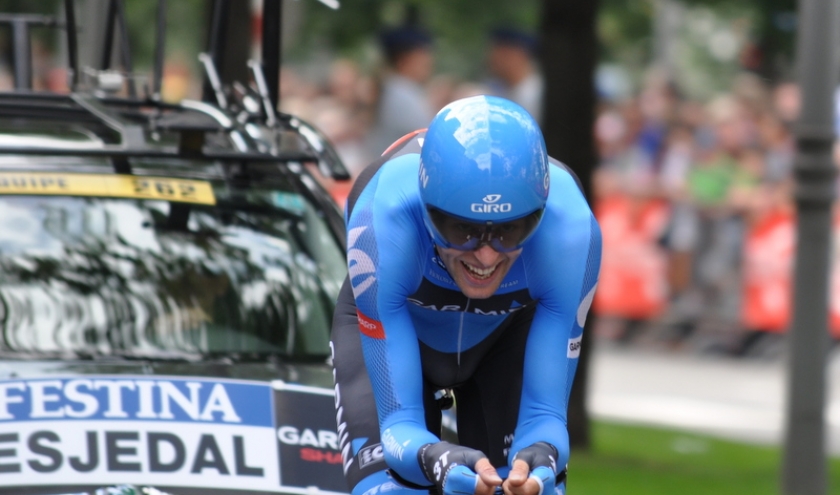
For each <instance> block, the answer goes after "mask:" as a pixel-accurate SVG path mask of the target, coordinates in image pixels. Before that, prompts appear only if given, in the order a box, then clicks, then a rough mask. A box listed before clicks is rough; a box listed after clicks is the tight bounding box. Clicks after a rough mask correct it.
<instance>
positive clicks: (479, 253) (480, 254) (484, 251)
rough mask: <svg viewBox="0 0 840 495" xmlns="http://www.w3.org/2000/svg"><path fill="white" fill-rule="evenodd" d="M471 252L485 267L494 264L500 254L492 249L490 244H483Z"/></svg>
mask: <svg viewBox="0 0 840 495" xmlns="http://www.w3.org/2000/svg"><path fill="white" fill-rule="evenodd" d="M473 254H474V255H475V257H476V259H478V261H479V263H481V264H482V265H483V266H484V267H485V268H487V267H491V266H493V265H495V264H496V263H497V262H498V261H499V256H501V253H499V252H498V251H496V250H495V249H493V247H492V246H491V245H490V244H484V245H483V246H481V247H480V248H478V249H476V250H475V251H473Z"/></svg>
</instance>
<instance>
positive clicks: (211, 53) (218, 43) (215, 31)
mask: <svg viewBox="0 0 840 495" xmlns="http://www.w3.org/2000/svg"><path fill="white" fill-rule="evenodd" d="M229 12H230V3H229V1H228V0H213V11H212V14H211V17H210V31H209V32H208V33H207V49H206V52H205V53H202V54H199V56H198V60H199V62H201V64H202V65H203V66H204V75H205V77H204V84H203V86H202V94H201V101H204V102H208V103H209V102H212V101H213V99H214V97H215V100H216V103H217V104H218V105H219V106H220V107H222V108H225V107H227V98H226V97H225V94H224V91H223V89H222V82H221V78H220V77H219V73H218V70H217V67H221V66H222V56H223V54H224V46H225V43H226V41H227V22H226V21H227V19H228V15H229Z"/></svg>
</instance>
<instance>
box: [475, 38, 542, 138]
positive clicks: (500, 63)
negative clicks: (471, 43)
mask: <svg viewBox="0 0 840 495" xmlns="http://www.w3.org/2000/svg"><path fill="white" fill-rule="evenodd" d="M537 49H538V47H537V39H536V37H535V36H533V35H531V34H529V33H527V32H525V31H522V30H519V29H514V28H507V27H504V28H496V29H494V30H493V31H491V32H490V48H489V52H488V56H487V69H488V71H489V72H490V76H491V77H492V78H493V79H494V80H493V81H492V82H491V83H490V86H491V87H492V88H493V89H494V93H495V94H496V95H497V96H501V97H504V98H508V99H510V100H513V101H515V102H516V103H519V105H521V106H522V107H523V108H525V110H527V111H528V113H530V114H531V115H532V116H533V117H534V119H535V120H536V121H537V122H540V121H541V116H542V97H543V78H542V74H541V73H540V71H539V69H538V67H537V63H536V55H537Z"/></svg>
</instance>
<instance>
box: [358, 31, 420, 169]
mask: <svg viewBox="0 0 840 495" xmlns="http://www.w3.org/2000/svg"><path fill="white" fill-rule="evenodd" d="M380 44H381V48H382V52H383V55H384V59H385V63H386V67H385V70H384V73H383V74H382V77H381V78H380V83H379V98H378V102H377V106H376V111H375V114H374V119H373V123H372V126H371V130H370V132H369V134H368V140H367V141H368V146H367V148H368V150H369V154H370V155H371V156H370V158H371V160H373V159H375V158H376V157H378V156H380V155H381V154H382V153H383V152H384V151H385V150H386V149H387V148H388V147H389V146H391V144H393V143H394V142H395V141H397V140H399V139H400V138H401V137H403V136H405V135H406V134H409V133H411V132H412V131H416V130H418V129H423V128H425V127H426V126H427V125H428V124H429V121H431V119H432V117H433V116H434V114H435V109H434V108H433V107H432V104H431V102H430V100H429V97H428V94H427V92H426V87H425V84H426V82H427V81H428V80H429V78H430V77H431V76H432V73H433V71H434V53H433V51H432V38H431V36H430V35H429V33H427V32H426V31H425V30H423V29H420V28H418V27H413V26H404V27H399V28H393V29H390V30H387V31H385V32H383V33H382V34H381V35H380Z"/></svg>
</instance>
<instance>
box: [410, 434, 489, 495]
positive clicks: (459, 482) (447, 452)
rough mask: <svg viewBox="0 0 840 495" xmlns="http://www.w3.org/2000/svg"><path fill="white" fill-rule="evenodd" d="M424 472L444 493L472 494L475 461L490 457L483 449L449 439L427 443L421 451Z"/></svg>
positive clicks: (419, 453) (419, 454) (474, 482)
mask: <svg viewBox="0 0 840 495" xmlns="http://www.w3.org/2000/svg"><path fill="white" fill-rule="evenodd" d="M417 457H418V460H419V461H420V466H422V468H423V473H424V474H425V475H426V478H428V479H429V481H431V482H432V483H434V484H435V486H436V487H437V488H438V492H439V493H442V494H444V495H455V494H457V495H464V494H469V495H472V494H473V493H475V485H476V482H477V477H478V476H477V475H476V474H475V463H476V462H478V461H480V460H481V459H483V458H484V457H487V456H486V455H484V454H483V453H482V452H481V451H479V450H475V449H470V448H468V447H461V446H460V445H455V444H451V443H449V442H437V443H427V444H426V445H424V446H422V447H420V451H419V452H418V453H417Z"/></svg>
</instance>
